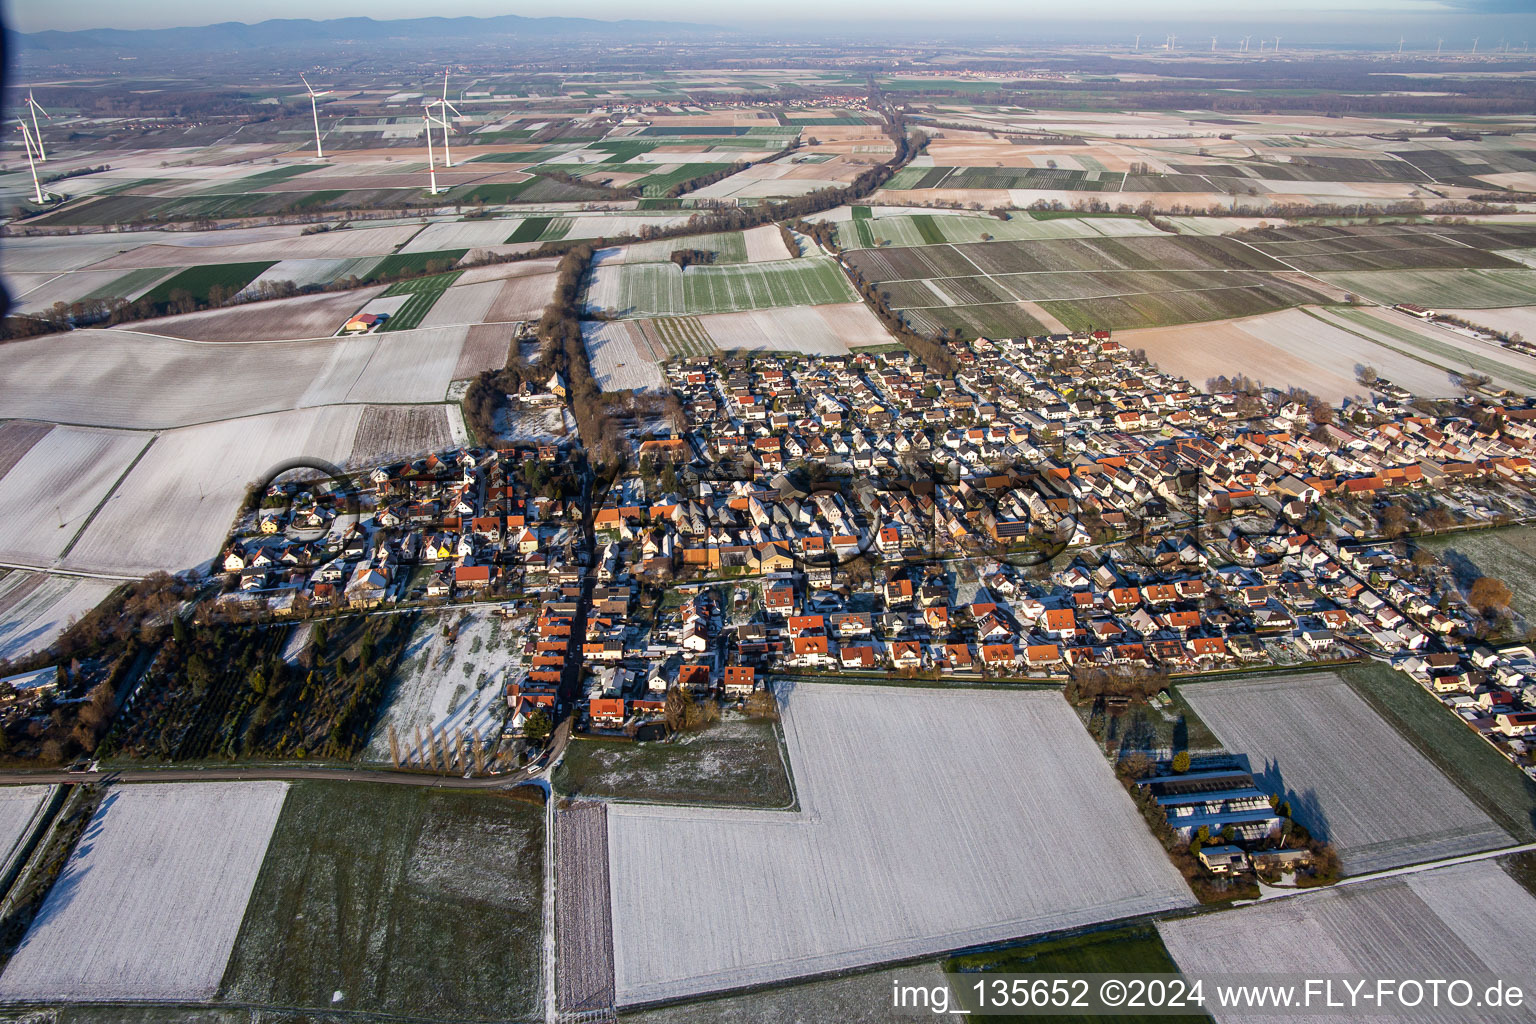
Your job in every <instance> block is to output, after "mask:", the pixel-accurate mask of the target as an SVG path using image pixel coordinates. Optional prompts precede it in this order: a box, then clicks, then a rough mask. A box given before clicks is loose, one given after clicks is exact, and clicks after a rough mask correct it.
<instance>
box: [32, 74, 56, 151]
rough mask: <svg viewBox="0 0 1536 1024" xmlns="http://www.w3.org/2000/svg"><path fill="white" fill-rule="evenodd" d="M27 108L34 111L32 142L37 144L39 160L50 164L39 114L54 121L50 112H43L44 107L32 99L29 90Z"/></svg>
mask: <svg viewBox="0 0 1536 1024" xmlns="http://www.w3.org/2000/svg"><path fill="white" fill-rule="evenodd" d="M27 107H28V108H29V109H30V110H31V111H32V141H33V142H35V143H36V144H37V159H38V162H39V163H47V162H48V151H47V150H45V149H44V148H43V133H42V131H40V130H39V129H38V127H37V114H38V111H40V110H41V111H42V114H43V116H44V117H45V118H47V119H48V120H50V121H52V120H53V118H52V117H51V116H49V114H48V111H46V110H43V105H42V104H41V103H39V102H37V100H35V99H33V98H32V90H31V89H28V90H27Z"/></svg>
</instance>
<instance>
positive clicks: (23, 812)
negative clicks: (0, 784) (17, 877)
mask: <svg viewBox="0 0 1536 1024" xmlns="http://www.w3.org/2000/svg"><path fill="white" fill-rule="evenodd" d="M52 789H53V787H52V786H5V787H4V788H0V867H9V865H10V863H11V859H12V858H13V857H15V856H16V854H17V852H18V851H19V849H20V848H21V847H22V845H23V842H22V841H23V840H25V839H26V837H27V833H28V832H30V831H31V829H32V824H33V822H35V821H36V820H37V819H38V816H39V812H40V811H42V809H43V801H44V800H46V799H47V798H48V794H49V792H50V791H51V790H52Z"/></svg>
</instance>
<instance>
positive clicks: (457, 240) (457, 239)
mask: <svg viewBox="0 0 1536 1024" xmlns="http://www.w3.org/2000/svg"><path fill="white" fill-rule="evenodd" d="M520 223H522V221H521V220H467V221H448V222H445V223H441V224H428V225H427V226H426V227H424V228H422V229H421V234H419V235H417V236H416V237H415V238H413V239H411V240H410V241H409V242H408V243H406V246H405V248H403V249H401V250H400V251H401V252H438V251H440V250H443V249H474V248H477V247H479V246H486V245H501V244H502V243H503V242H505V241H506V240H507V239H508V238H511V237H512V232H514V231H516V230H517V226H518V225H519V224H520Z"/></svg>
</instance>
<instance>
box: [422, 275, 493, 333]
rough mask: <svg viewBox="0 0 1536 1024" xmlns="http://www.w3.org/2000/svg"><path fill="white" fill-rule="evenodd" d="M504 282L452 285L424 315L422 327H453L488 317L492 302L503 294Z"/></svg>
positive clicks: (479, 321)
mask: <svg viewBox="0 0 1536 1024" xmlns="http://www.w3.org/2000/svg"><path fill="white" fill-rule="evenodd" d="M502 287H503V282H499V281H484V282H482V283H480V284H456V285H453V286H451V287H450V288H449V289H448V290H447V291H445V292H443V294H442V295H440V296H438V298H437V301H436V302H434V303H432V308H431V309H430V310H428V311H427V315H426V316H424V317H422V320H421V326H422V327H451V326H456V325H459V324H478V323H481V322H482V321H484V320H485V319H486V313H487V312H489V311H490V308H491V304H492V303H494V302H495V301H496V297H497V296H498V295H500V294H501V290H502Z"/></svg>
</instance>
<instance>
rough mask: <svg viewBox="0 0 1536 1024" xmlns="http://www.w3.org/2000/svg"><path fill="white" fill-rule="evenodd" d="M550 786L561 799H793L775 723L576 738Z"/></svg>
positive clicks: (736, 802) (776, 802) (774, 802)
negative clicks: (653, 737) (640, 736)
mask: <svg viewBox="0 0 1536 1024" xmlns="http://www.w3.org/2000/svg"><path fill="white" fill-rule="evenodd" d="M553 781H554V786H555V792H557V793H559V794H560V795H561V796H598V797H609V798H613V799H624V800H646V801H654V802H657V803H690V804H723V805H731V806H744V807H773V808H781V807H788V806H790V805H791V804H792V803H793V801H794V789H793V787H792V785H791V784H790V781H789V771H788V769H787V768H786V767H785V764H784V757H783V755H782V753H781V752H780V749H779V731H778V726H777V725H776V724H775V723H773V722H762V721H748V720H742V719H738V720H731V721H723V722H719V723H717V724H715V725H712V726H710V727H708V728H707V729H705V730H703V731H702V732H697V733H685V734H683V735H681V736H677V737H674V738H673V739H671V740H668V741H666V742H654V743H630V742H624V741H613V740H600V739H584V738H578V739H576V740H575V741H574V742H572V743H571V745H570V746H569V747H567V748H566V752H565V760H564V761H562V762H561V764H560V767H559V768H557V769H555V774H554V780H553Z"/></svg>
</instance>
